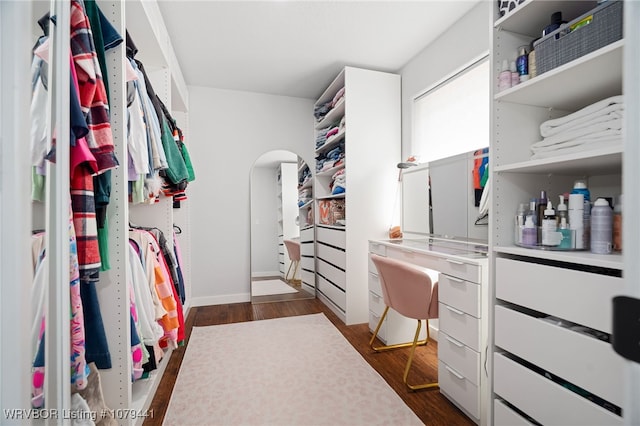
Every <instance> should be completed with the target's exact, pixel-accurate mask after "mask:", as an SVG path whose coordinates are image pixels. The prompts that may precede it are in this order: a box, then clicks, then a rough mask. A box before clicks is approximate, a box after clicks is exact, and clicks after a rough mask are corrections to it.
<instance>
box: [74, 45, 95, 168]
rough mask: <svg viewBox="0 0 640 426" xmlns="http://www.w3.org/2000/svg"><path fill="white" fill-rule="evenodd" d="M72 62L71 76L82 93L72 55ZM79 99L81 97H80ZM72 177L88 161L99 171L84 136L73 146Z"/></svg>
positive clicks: (77, 90)
mask: <svg viewBox="0 0 640 426" xmlns="http://www.w3.org/2000/svg"><path fill="white" fill-rule="evenodd" d="M70 63H71V67H70V68H71V77H72V79H71V80H72V81H73V85H74V86H75V88H76V94H78V93H80V87H79V86H78V75H77V74H76V67H75V66H73V58H71V57H70ZM78 100H79V98H78ZM70 162H71V163H70V164H69V167H70V170H69V173H70V177H71V178H72V179H73V177H74V175H75V171H76V169H77V167H78V166H79V165H80V164H83V163H87V166H89V168H90V169H91V170H92V172H93V173H96V172H97V171H98V162H97V161H96V157H94V155H93V153H92V152H91V150H89V145H88V144H87V139H85V138H84V137H82V138H77V139H76V144H75V145H72V146H71V159H70Z"/></svg>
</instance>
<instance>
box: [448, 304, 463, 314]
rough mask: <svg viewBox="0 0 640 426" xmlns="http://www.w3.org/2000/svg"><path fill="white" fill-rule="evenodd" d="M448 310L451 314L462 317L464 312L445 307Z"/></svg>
mask: <svg viewBox="0 0 640 426" xmlns="http://www.w3.org/2000/svg"><path fill="white" fill-rule="evenodd" d="M445 306H446V307H447V309H448V310H450V311H451V312H453V313H454V314H458V315H464V312H462V311H459V310H457V309H456V308H452V307H451V306H448V305H445Z"/></svg>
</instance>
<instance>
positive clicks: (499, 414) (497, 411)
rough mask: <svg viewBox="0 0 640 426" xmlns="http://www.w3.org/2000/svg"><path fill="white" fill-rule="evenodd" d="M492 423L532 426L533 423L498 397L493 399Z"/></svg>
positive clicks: (498, 425)
mask: <svg viewBox="0 0 640 426" xmlns="http://www.w3.org/2000/svg"><path fill="white" fill-rule="evenodd" d="M493 424H494V425H495V426H534V423H531V422H530V421H528V420H527V419H525V418H524V417H522V416H521V415H520V414H518V413H516V412H515V411H513V410H512V409H511V408H510V407H508V406H507V405H506V404H505V403H504V402H503V401H501V400H499V399H496V400H494V401H493Z"/></svg>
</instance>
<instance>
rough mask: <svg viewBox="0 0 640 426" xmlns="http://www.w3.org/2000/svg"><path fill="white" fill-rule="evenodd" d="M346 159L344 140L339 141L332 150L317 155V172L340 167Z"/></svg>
mask: <svg viewBox="0 0 640 426" xmlns="http://www.w3.org/2000/svg"><path fill="white" fill-rule="evenodd" d="M343 161H344V142H342V143H339V144H338V145H337V146H336V147H335V148H333V149H332V150H330V151H328V152H326V153H321V154H319V155H318V156H317V157H316V172H324V171H326V170H329V169H332V168H334V167H338V166H340V165H341V164H342V162H343Z"/></svg>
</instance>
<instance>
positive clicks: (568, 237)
mask: <svg viewBox="0 0 640 426" xmlns="http://www.w3.org/2000/svg"><path fill="white" fill-rule="evenodd" d="M558 231H559V232H560V233H561V234H562V240H561V241H560V245H558V248H561V249H571V248H573V231H572V230H571V229H569V224H568V223H567V218H566V217H562V218H560V225H558Z"/></svg>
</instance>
